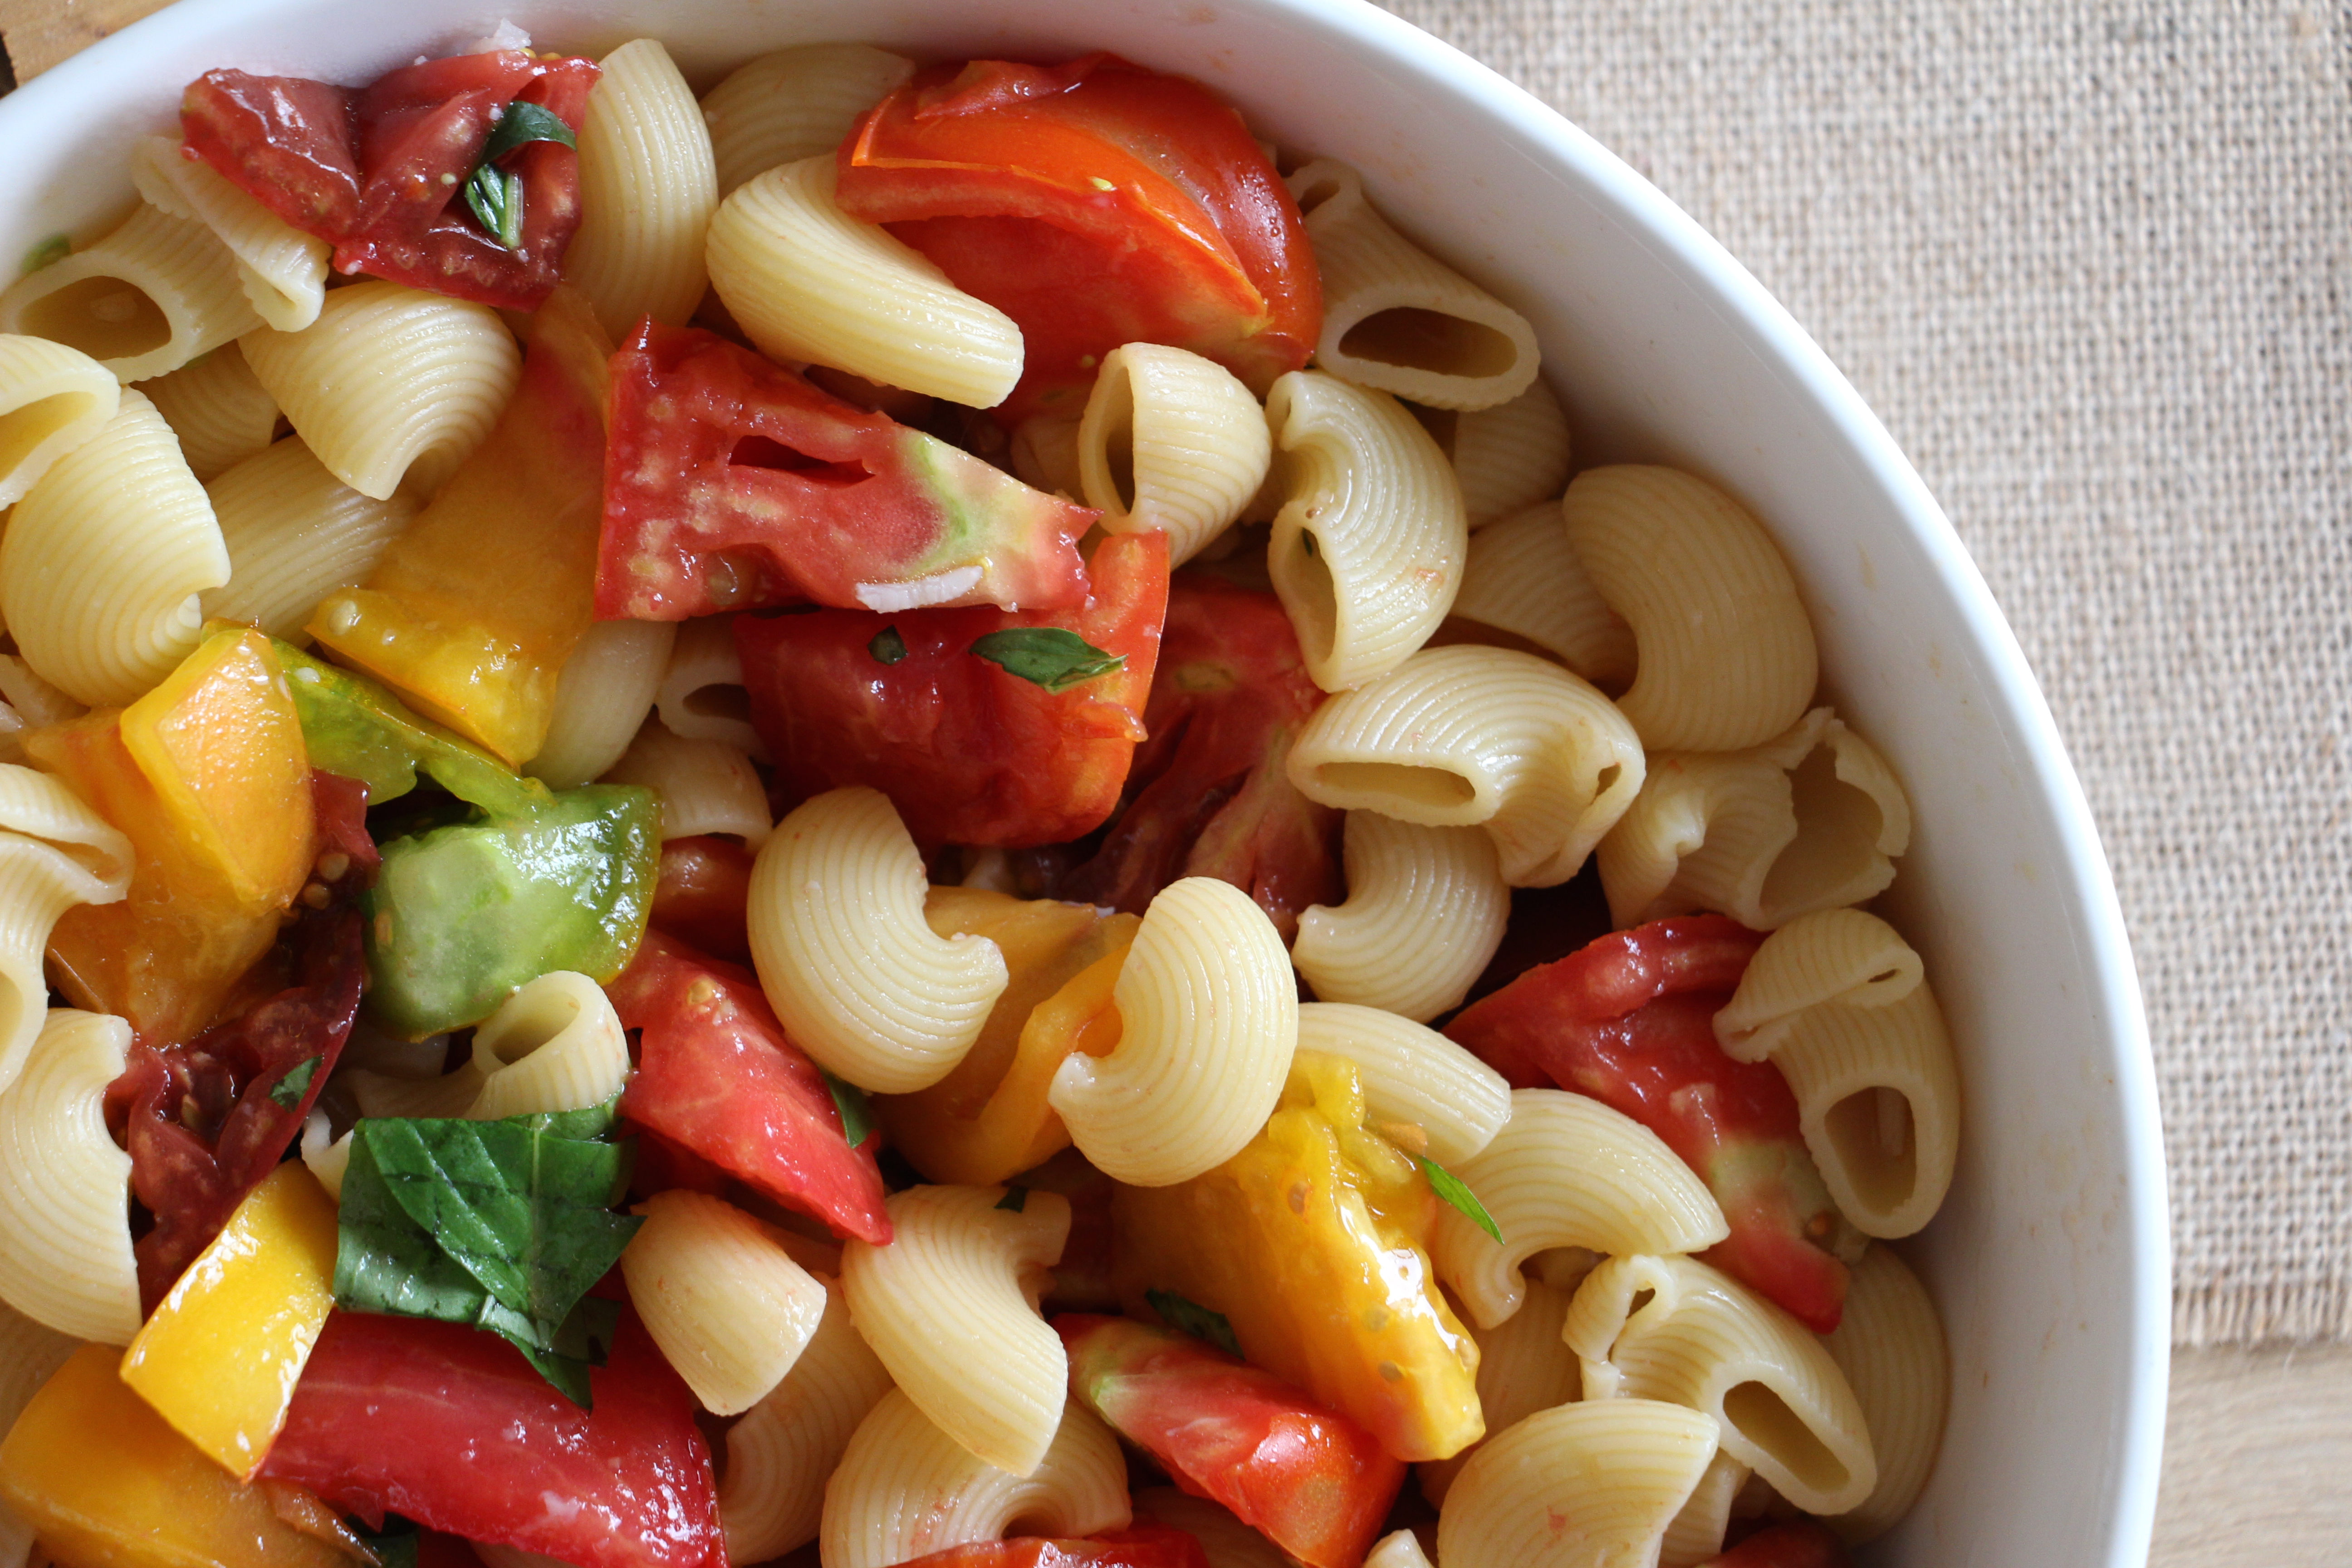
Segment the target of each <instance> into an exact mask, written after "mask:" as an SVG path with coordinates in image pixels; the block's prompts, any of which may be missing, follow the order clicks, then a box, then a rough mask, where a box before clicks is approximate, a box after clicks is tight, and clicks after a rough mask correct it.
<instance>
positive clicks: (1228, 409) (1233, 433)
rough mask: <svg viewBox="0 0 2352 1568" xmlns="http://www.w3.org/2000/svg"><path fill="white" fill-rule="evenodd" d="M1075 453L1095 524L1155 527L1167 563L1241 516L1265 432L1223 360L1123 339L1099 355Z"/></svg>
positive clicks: (1260, 468)
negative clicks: (1164, 538) (1097, 514)
mask: <svg viewBox="0 0 2352 1568" xmlns="http://www.w3.org/2000/svg"><path fill="white" fill-rule="evenodd" d="M1045 417H1049V418H1050V417H1051V416H1045ZM1036 423H1037V421H1036V420H1034V419H1031V420H1026V421H1024V422H1023V426H1022V428H1023V429H1024V430H1025V429H1028V428H1029V427H1030V426H1032V425H1034V424H1036ZM1040 434H1043V433H1042V432H1040ZM1016 439H1017V437H1016ZM1034 439H1035V437H1033V438H1032V440H1033V447H1034ZM1076 455H1077V460H1078V482H1079V485H1080V487H1081V488H1082V489H1084V491H1085V493H1086V502H1087V505H1088V506H1090V507H1094V508H1096V509H1097V510H1099V511H1101V513H1102V520H1101V521H1102V526H1103V527H1104V528H1105V529H1107V530H1108V531H1111V532H1113V533H1139V532H1141V531H1144V530H1146V529H1151V528H1156V529H1159V530H1160V531H1162V532H1164V533H1166V534H1167V535H1168V564H1169V565H1170V566H1171V567H1176V566H1181V565H1182V564H1183V563H1185V562H1187V561H1190V560H1191V559H1192V557H1193V556H1194V555H1196V554H1198V553H1199V552H1200V550H1201V547H1202V545H1204V544H1206V543H1208V542H1209V541H1211V540H1212V539H1214V538H1215V537H1216V536H1217V535H1219V534H1220V533H1223V531H1225V530H1226V529H1227V528H1228V527H1229V526H1231V525H1232V523H1233V521H1234V519H1235V518H1237V517H1239V516H1240V515H1241V511H1242V508H1243V507H1244V506H1246V505H1248V504H1249V500H1250V498H1251V497H1252V496H1254V495H1255V494H1256V493H1257V489H1258V487H1259V486H1260V485H1262V484H1264V483H1265V475H1266V468H1267V467H1268V466H1269V465H1270V464H1271V463H1272V461H1273V458H1274V438H1273V434H1272V432H1270V431H1269V430H1268V429H1267V428H1266V416H1265V410H1264V409H1262V408H1260V407H1259V406H1258V403H1257V399H1256V398H1255V397H1253V396H1252V395H1250V389H1249V388H1248V387H1246V386H1244V385H1243V384H1242V383H1241V378H1240V377H1239V376H1236V375H1235V374H1234V373H1233V372H1232V371H1229V370H1227V369H1226V368H1225V367H1224V366H1223V365H1221V364H1219V363H1217V362H1216V361H1214V360H1212V359H1203V358H1202V356H1201V355H1199V354H1196V353H1192V352H1190V351H1189V350H1185V349H1180V348H1173V347H1171V346H1169V345H1167V344H1164V343H1127V344H1125V345H1123V346H1121V347H1119V348H1116V349H1113V350H1112V351H1111V352H1110V353H1108V354H1105V355H1104V356H1103V362H1102V369H1101V371H1100V372H1099V373H1098V374H1097V375H1096V377H1095V384H1094V390H1093V391H1091V392H1090V393H1088V394H1087V408H1086V414H1085V416H1084V417H1083V418H1081V419H1080V420H1079V422H1078V428H1077V440H1076ZM1032 460H1033V461H1035V460H1036V459H1035V458H1034V451H1033V458H1032ZM1041 467H1042V465H1041ZM1043 488H1045V489H1053V488H1055V487H1053V486H1045V487H1043Z"/></svg>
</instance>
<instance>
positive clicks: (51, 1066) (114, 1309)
mask: <svg viewBox="0 0 2352 1568" xmlns="http://www.w3.org/2000/svg"><path fill="white" fill-rule="evenodd" d="M130 1049H131V1026H130V1025H128V1024H126V1023H124V1022H123V1021H122V1020H121V1019H120V1018H115V1017H110V1016H106V1015H105V1014H102V1013H79V1012H76V1011H74V1010H73V1009H71V1008H68V1007H53V1008H51V1009H50V1010H49V1015H48V1019H47V1023H46V1024H44V1025H43V1026H42V1029H41V1035H40V1038H39V1039H37V1040H36V1041H35V1042H34V1044H33V1050H32V1054H31V1056H30V1057H29V1058H27V1059H26V1064H25V1070H24V1071H23V1072H22V1073H21V1074H19V1075H18V1076H17V1079H16V1082H15V1083H13V1084H10V1085H9V1086H8V1088H7V1089H6V1090H5V1092H0V1301H5V1302H7V1303H8V1305H10V1306H11V1307H14V1308H16V1310H18V1311H19V1312H22V1313H24V1314H25V1316H26V1317H28V1318H31V1319H32V1320H34V1321H36V1322H38V1323H42V1324H44V1325H46V1326H47V1327H49V1328H51V1329H55V1330H56V1331H58V1332H59V1333H61V1334H71V1335H72V1336H73V1337H74V1338H76V1339H81V1340H95V1341H97V1342H99V1343H100V1344H106V1345H124V1344H129V1343H130V1342H131V1336H132V1335H133V1334H136V1333H137V1332H138V1331H139V1319H140V1313H139V1266H138V1263H137V1262H136V1261H135V1259H134V1258H132V1256H131V1156H130V1155H129V1154H126V1153H124V1152H122V1151H121V1149H119V1148H117V1147H116V1146H115V1142H114V1138H113V1136H112V1134H110V1133H109V1132H108V1131H107V1130H106V1104H105V1101H106V1089H107V1086H108V1085H109V1084H110V1083H112V1082H113V1081H114V1080H115V1079H118V1078H120V1077H121V1076H122V1067H123V1059H124V1057H125V1056H126V1054H127V1053H128V1052H129V1051H130Z"/></svg>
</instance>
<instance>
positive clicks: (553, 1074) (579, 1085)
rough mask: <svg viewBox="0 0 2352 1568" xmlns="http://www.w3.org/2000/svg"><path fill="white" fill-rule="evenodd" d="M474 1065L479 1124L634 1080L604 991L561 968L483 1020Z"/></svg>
mask: <svg viewBox="0 0 2352 1568" xmlns="http://www.w3.org/2000/svg"><path fill="white" fill-rule="evenodd" d="M474 1066H475V1067H476V1068H478V1070H479V1071H480V1072H481V1074H482V1087H481V1089H480V1090H479V1091H478V1093H477V1094H476V1095H475V1096H474V1100H473V1103H472V1104H470V1105H468V1106H467V1108H466V1114H467V1116H469V1117H471V1118H472V1119H474V1120H475V1121H499V1119H501V1118H503V1117H508V1116H536V1115H538V1114H540V1113H541V1112H542V1111H551V1110H587V1109H588V1108H589V1107H591V1106H594V1105H602V1104H604V1102H605V1101H606V1100H610V1099H612V1098H613V1097H614V1095H616V1094H618V1093H620V1092H621V1090H622V1089H624V1088H625V1086H626V1085H627V1083H628V1079H629V1042H628V1037H626V1036H625V1034H623V1033H622V1030H621V1020H620V1017H619V1016H618V1015H616V1014H615V1013H614V1011H613V1004H612V1003H611V1002H609V1001H607V1000H606V999H605V996H604V987H603V986H601V985H599V984H596V983H595V982H594V981H593V980H591V979H589V978H588V976H586V975H584V974H580V973H574V972H573V971H572V970H569V969H558V970H555V971H552V972H551V973H546V974H542V975H541V976H540V977H539V978H537V979H536V980H532V981H530V982H528V983H526V984H523V985H522V986H520V987H519V988H518V989H517V990H516V992H515V994H513V995H511V996H509V997H508V998H507V999H506V1000H505V1001H504V1002H501V1003H500V1004H499V1010H498V1011H497V1012H495V1013H493V1014H491V1015H490V1016H488V1017H487V1018H485V1019H483V1020H482V1022H481V1026H479V1027H478V1028H477V1029H476V1030H475V1031H474ZM761 1392H762V1393H765V1392H766V1391H765V1390H764V1389H763V1390H761Z"/></svg>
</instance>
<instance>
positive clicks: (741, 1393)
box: [621, 1188, 825, 1415]
mask: <svg viewBox="0 0 2352 1568" xmlns="http://www.w3.org/2000/svg"><path fill="white" fill-rule="evenodd" d="M632 1212H634V1213H636V1214H640V1215H644V1216H645V1221H646V1223H645V1224H644V1225H642V1226H638V1228H637V1234H636V1235H635V1236H634V1237H630V1238H629V1246H628V1250H627V1251H625V1252H624V1253H622V1254H621V1274H622V1277H623V1278H624V1279H626V1280H627V1281H628V1286H629V1304H630V1305H631V1306H633V1307H635V1309H636V1310H637V1316H638V1317H639V1318H641V1319H643V1320H644V1321H645V1325H646V1332H648V1333H650V1334H652V1335H653V1337H654V1343H655V1344H656V1345H658V1346H660V1347H661V1352H662V1359H663V1360H665V1361H667V1362H668V1363H669V1364H670V1365H671V1366H673V1367H675V1368H677V1374H678V1376H680V1377H682V1378H684V1379H685V1380H686V1385H687V1387H688V1388H690V1389H692V1390H693V1391H694V1396H695V1398H697V1399H698V1400H700V1401H701V1402H702V1407H703V1408H704V1409H705V1410H708V1411H709V1412H710V1413H711V1414H712V1415H740V1414H741V1413H742V1412H744V1411H746V1410H749V1409H751V1406H753V1405H757V1404H758V1403H760V1401H761V1400H762V1399H764V1398H766V1397H767V1396H768V1394H770V1393H771V1392H772V1390H773V1389H774V1388H775V1386H776V1384H779V1383H782V1381H783V1379H784V1375H785V1374H786V1373H789V1372H791V1371H792V1369H793V1363H794V1362H796V1361H798V1360H799V1359H800V1355H801V1352H802V1351H803V1349H805V1348H806V1347H807V1345H808V1342H809V1341H810V1340H812V1339H814V1337H815V1336H816V1329H817V1324H818V1322H819V1321H822V1320H823V1318H824V1303H825V1291H824V1284H823V1283H822V1282H820V1281H819V1280H817V1279H814V1277H812V1276H811V1275H810V1274H809V1272H808V1270H806V1269H805V1268H802V1267H801V1266H800V1265H799V1264H797V1263H795V1262H793V1258H792V1255H791V1254H790V1253H789V1252H787V1251H785V1250H784V1247H783V1244H782V1242H781V1241H779V1240H778V1239H777V1236H776V1232H775V1229H774V1227H772V1226H767V1225H763V1224H761V1222H760V1221H758V1220H756V1219H753V1218H752V1217H751V1215H747V1214H745V1213H744V1212H743V1211H742V1210H741V1209H739V1208H737V1207H735V1205H732V1204H730V1203H726V1202H724V1201H722V1200H720V1199H719V1198H715V1197H712V1196H710V1195H709V1194H707V1193H697V1192H689V1191H687V1190H686V1189H684V1188H678V1189H676V1190H674V1191H671V1192H666V1193H656V1194H654V1195H653V1196H652V1197H651V1198H648V1199H647V1200H646V1202H644V1203H642V1204H640V1205H637V1206H636V1208H635V1210H634V1211H632Z"/></svg>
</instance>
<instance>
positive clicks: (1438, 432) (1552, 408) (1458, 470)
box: [1429, 377, 1569, 531]
mask: <svg viewBox="0 0 2352 1568" xmlns="http://www.w3.org/2000/svg"><path fill="white" fill-rule="evenodd" d="M1429 421H1430V425H1431V429H1432V433H1433V435H1435V436H1436V437H1437V444H1438V445H1439V446H1441V447H1444V448H1445V455H1446V457H1447V458H1450V459H1451V460H1452V461H1453V464H1454V479H1457V480H1458V481H1459V482H1460V483H1461V486H1462V509H1463V510H1465V511H1466V512H1468V513H1469V514H1470V526H1471V528H1472V529H1473V530H1474V531H1475V530H1477V529H1481V528H1485V527H1486V525H1487V524H1489V523H1493V522H1499V521H1502V520H1503V519H1504V518H1507V517H1510V516H1513V515H1515V514H1517V513H1518V512H1521V511H1524V510H1527V509H1528V507H1531V506H1533V505H1535V504H1536V503H1537V502H1538V501H1542V500H1552V499H1554V498H1555V497H1557V496H1558V495H1559V492H1560V489H1562V487H1564V486H1565V485H1566V484H1567V483H1568V471H1569V437H1568V415H1567V414H1566V413H1565V412H1564V411H1563V410H1562V409H1561V408H1560V405H1559V398H1558V397H1556V396H1554V395H1552V390H1551V388H1550V387H1549V386H1548V385H1546V384H1544V382H1543V380H1542V378H1541V377H1538V378H1537V379H1536V380H1535V381H1533V382H1531V383H1529V384H1528V389H1527V390H1526V391H1525V392H1522V393H1521V394H1519V395H1517V397H1514V398H1512V399H1511V400H1510V401H1509V402H1508V403H1497V404H1496V405H1494V406H1493V407H1492V408H1479V409H1474V410H1472V411H1471V412H1469V413H1467V414H1456V413H1454V412H1453V411H1452V410H1451V409H1444V408H1436V409H1432V410H1430V412H1429Z"/></svg>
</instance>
